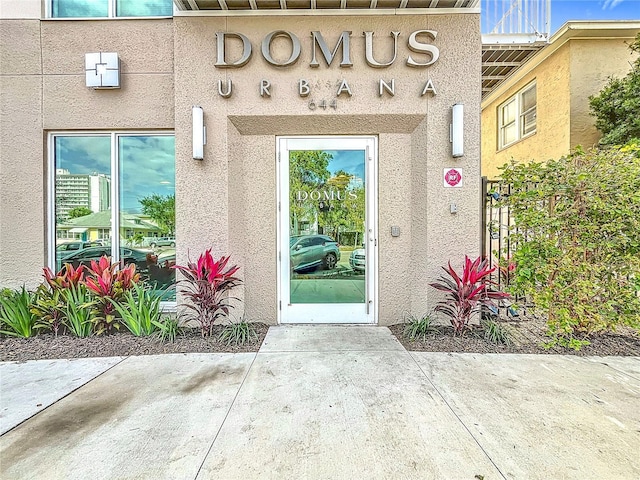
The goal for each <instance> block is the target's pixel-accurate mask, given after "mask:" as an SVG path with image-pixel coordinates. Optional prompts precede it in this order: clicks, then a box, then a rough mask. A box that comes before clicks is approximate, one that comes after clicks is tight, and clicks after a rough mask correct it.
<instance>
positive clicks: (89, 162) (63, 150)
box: [56, 135, 175, 213]
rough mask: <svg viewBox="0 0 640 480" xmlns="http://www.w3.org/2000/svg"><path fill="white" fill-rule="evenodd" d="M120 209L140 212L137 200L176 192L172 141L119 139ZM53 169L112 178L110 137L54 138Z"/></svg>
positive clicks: (167, 138)
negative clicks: (152, 195)
mask: <svg viewBox="0 0 640 480" xmlns="http://www.w3.org/2000/svg"><path fill="white" fill-rule="evenodd" d="M119 149H120V151H119V156H120V180H121V183H120V209H121V210H122V211H123V212H127V213H140V203H139V200H140V199H141V198H143V197H146V196H148V195H151V194H154V193H157V194H158V195H165V196H166V195H173V194H174V191H175V160H174V157H175V140H174V137H173V136H172V135H165V136H155V135H154V136H121V137H119ZM56 168H61V169H64V170H68V171H69V173H70V174H85V175H90V174H94V173H101V174H105V175H108V176H111V138H110V137H108V136H87V137H63V136H60V137H56Z"/></svg>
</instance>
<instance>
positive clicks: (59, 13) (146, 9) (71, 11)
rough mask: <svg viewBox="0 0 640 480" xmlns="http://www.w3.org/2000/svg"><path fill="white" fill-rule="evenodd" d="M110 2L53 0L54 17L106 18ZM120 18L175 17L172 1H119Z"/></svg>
mask: <svg viewBox="0 0 640 480" xmlns="http://www.w3.org/2000/svg"><path fill="white" fill-rule="evenodd" d="M108 15H109V0H53V3H52V16H53V17H58V18H73V17H75V18H83V17H85V18H88V17H106V16H108ZM116 15H117V16H119V17H152V16H163V17H170V16H172V15H173V2H172V0H117V2H116Z"/></svg>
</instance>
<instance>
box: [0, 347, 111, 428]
mask: <svg viewBox="0 0 640 480" xmlns="http://www.w3.org/2000/svg"><path fill="white" fill-rule="evenodd" d="M121 361H122V357H109V358H78V359H74V360H34V361H30V362H21V363H19V362H2V363H0V379H1V381H0V398H1V399H2V407H1V410H0V435H2V434H3V433H5V432H7V431H9V430H11V429H12V428H13V427H15V426H16V425H19V424H20V423H21V422H23V421H25V420H27V419H28V418H30V417H32V416H33V415H35V414H36V413H38V412H39V411H41V410H44V409H45V408H47V407H48V406H49V405H51V404H52V403H54V402H56V401H58V400H60V399H61V398H63V397H64V396H66V395H68V394H69V393H71V392H73V391H74V390H76V389H77V388H79V387H81V386H82V385H84V384H85V383H87V382H89V381H91V380H92V379H93V378H94V377H97V376H98V375H100V374H101V373H103V372H105V371H106V370H108V369H110V368H111V367H113V366H114V365H116V364H118V363H119V362H121Z"/></svg>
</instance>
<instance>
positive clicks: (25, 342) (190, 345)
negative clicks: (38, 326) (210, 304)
mask: <svg viewBox="0 0 640 480" xmlns="http://www.w3.org/2000/svg"><path fill="white" fill-rule="evenodd" d="M252 326H253V327H254V330H255V332H256V335H257V336H256V337H255V338H253V339H252V340H251V341H250V342H248V343H246V344H245V345H240V346H237V345H233V344H231V345H227V344H226V343H224V342H221V341H220V340H219V339H218V337H219V335H220V332H221V331H222V328H223V326H222V325H216V326H214V330H213V334H212V336H210V337H206V338H202V336H201V335H200V330H198V329H191V328H190V329H187V330H185V332H184V334H183V335H180V336H179V337H178V338H177V339H176V341H175V342H173V343H171V342H162V341H160V340H159V339H158V338H157V337H155V336H151V337H134V336H133V335H131V334H130V333H128V332H127V333H125V332H118V333H114V334H111V335H100V336H95V337H88V338H75V337H71V336H68V335H59V336H57V337H55V336H54V335H52V334H43V335H37V336H35V337H32V338H13V337H0V361H25V360H42V359H53V358H89V357H126V356H130V355H159V354H163V353H221V352H224V353H240V352H257V351H258V349H259V348H260V345H262V341H263V340H264V337H265V335H266V334H267V330H268V329H269V326H268V325H265V324H264V323H252Z"/></svg>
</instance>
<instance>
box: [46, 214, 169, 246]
mask: <svg viewBox="0 0 640 480" xmlns="http://www.w3.org/2000/svg"><path fill="white" fill-rule="evenodd" d="M110 226H111V210H105V211H102V212H97V213H92V214H91V215H85V216H83V217H78V218H72V219H71V220H67V221H66V222H63V223H58V226H57V228H56V234H57V238H58V239H64V238H77V239H79V240H107V239H109V238H111V228H110ZM159 232H160V228H158V226H157V225H154V224H153V223H151V222H148V221H145V220H143V219H141V218H140V217H139V216H138V215H135V214H130V213H127V214H121V215H120V238H122V239H132V238H135V237H140V238H142V237H150V236H154V235H156V236H157V235H158V234H159Z"/></svg>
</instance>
